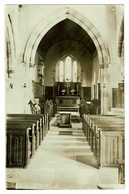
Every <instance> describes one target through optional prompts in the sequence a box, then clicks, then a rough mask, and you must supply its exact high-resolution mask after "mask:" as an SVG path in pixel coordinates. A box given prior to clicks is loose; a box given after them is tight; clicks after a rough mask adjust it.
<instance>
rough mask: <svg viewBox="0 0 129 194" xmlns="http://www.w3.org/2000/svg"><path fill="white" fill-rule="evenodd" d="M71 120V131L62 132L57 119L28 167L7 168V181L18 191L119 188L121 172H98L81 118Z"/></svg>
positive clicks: (104, 168) (106, 169)
mask: <svg viewBox="0 0 129 194" xmlns="http://www.w3.org/2000/svg"><path fill="white" fill-rule="evenodd" d="M71 120H72V128H59V127H58V126H57V122H58V121H59V117H58V116H57V117H54V118H53V119H52V120H51V123H50V131H48V134H47V136H46V137H45V140H44V141H43V142H42V144H41V145H40V146H39V148H38V150H37V152H36V153H35V156H34V158H33V159H31V160H30V164H29V166H28V167H27V168H26V169H23V168H22V169H21V168H7V170H6V176H7V178H6V181H7V182H9V183H16V189H44V190H49V189H50V190H51V189H52V190H54V189H55V190H58V189H59V190H63V189H98V187H97V186H98V185H100V184H102V183H103V184H117V183H118V168H116V167H111V168H110V167H108V168H106V167H103V168H98V166H97V161H96V159H95V158H94V156H93V152H91V149H90V146H89V144H88V142H87V140H86V137H85V136H84V134H83V131H82V122H81V121H80V118H78V119H77V118H76V119H71ZM59 134H60V135H59ZM61 134H62V135H61Z"/></svg>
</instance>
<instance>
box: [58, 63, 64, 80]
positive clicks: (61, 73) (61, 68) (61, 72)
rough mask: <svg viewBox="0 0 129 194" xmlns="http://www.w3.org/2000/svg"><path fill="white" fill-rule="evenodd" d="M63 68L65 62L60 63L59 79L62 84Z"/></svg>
mask: <svg viewBox="0 0 129 194" xmlns="http://www.w3.org/2000/svg"><path fill="white" fill-rule="evenodd" d="M63 67H64V63H63V61H60V77H59V80H60V82H63Z"/></svg>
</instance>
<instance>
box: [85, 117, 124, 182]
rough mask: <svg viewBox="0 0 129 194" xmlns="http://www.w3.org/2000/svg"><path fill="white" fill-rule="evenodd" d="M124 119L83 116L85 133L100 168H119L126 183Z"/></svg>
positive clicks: (121, 179) (120, 176)
mask: <svg viewBox="0 0 129 194" xmlns="http://www.w3.org/2000/svg"><path fill="white" fill-rule="evenodd" d="M124 128H125V122H124V117H120V116H102V115H86V114H84V115H83V132H84V134H85V136H86V138H87V141H88V143H89V145H90V147H91V151H92V152H93V154H94V156H95V157H96V159H97V163H98V165H99V167H115V166H117V167H118V170H119V183H120V184H121V183H124V176H125V175H124V157H125V153H124V150H125V149H124V147H125V146H124V144H125V143H124Z"/></svg>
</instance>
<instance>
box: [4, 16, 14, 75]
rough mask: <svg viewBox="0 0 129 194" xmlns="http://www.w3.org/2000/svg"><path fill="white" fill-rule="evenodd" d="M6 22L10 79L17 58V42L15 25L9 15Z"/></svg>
mask: <svg viewBox="0 0 129 194" xmlns="http://www.w3.org/2000/svg"><path fill="white" fill-rule="evenodd" d="M7 17H8V18H7V20H6V29H5V35H6V52H7V53H6V55H7V60H8V61H7V73H8V75H9V77H11V74H12V73H13V72H14V66H15V58H16V48H15V40H14V31H13V24H12V20H11V17H10V15H9V14H8V16H7Z"/></svg>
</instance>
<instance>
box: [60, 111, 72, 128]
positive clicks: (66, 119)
mask: <svg viewBox="0 0 129 194" xmlns="http://www.w3.org/2000/svg"><path fill="white" fill-rule="evenodd" d="M70 117H71V114H70V113H60V119H61V123H60V124H59V127H62V128H65V127H68V128H71V127H72V125H71V120H70Z"/></svg>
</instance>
